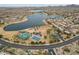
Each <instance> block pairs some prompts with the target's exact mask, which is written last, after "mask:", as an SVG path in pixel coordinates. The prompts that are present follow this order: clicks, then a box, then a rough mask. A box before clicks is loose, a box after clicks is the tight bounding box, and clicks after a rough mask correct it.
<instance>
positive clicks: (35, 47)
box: [0, 36, 79, 49]
mask: <svg viewBox="0 0 79 59" xmlns="http://www.w3.org/2000/svg"><path fill="white" fill-rule="evenodd" d="M77 40H79V36H76V37H74V38H72V39H70V40H67V41H64V42H61V43H58V44H53V45H42V46H25V45H19V44H13V43H9V42H6V41H4V40H0V44H3V45H6V46H10V47H14V48H22V49H49V48H50V49H52V48H57V47H61V46H64V45H67V44H71V43H72V42H75V41H77Z"/></svg>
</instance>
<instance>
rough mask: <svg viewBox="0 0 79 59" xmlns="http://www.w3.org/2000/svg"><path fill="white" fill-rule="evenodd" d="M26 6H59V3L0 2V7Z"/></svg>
mask: <svg viewBox="0 0 79 59" xmlns="http://www.w3.org/2000/svg"><path fill="white" fill-rule="evenodd" d="M60 5H62V4H60ZM27 6H31V7H32V6H35V7H41V6H59V4H0V7H27Z"/></svg>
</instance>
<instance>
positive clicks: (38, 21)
mask: <svg viewBox="0 0 79 59" xmlns="http://www.w3.org/2000/svg"><path fill="white" fill-rule="evenodd" d="M46 17H47V15H46V14H42V13H38V14H33V15H31V16H28V21H25V22H22V23H16V24H11V25H8V26H6V27H4V30H5V31H17V30H22V29H27V28H31V27H35V26H40V25H44V23H43V20H44V19H46Z"/></svg>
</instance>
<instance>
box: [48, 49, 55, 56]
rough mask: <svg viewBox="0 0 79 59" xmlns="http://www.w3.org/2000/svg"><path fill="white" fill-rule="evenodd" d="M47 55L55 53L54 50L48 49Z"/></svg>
mask: <svg viewBox="0 0 79 59" xmlns="http://www.w3.org/2000/svg"><path fill="white" fill-rule="evenodd" d="M48 54H49V55H56V53H55V51H54V50H53V49H48Z"/></svg>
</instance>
